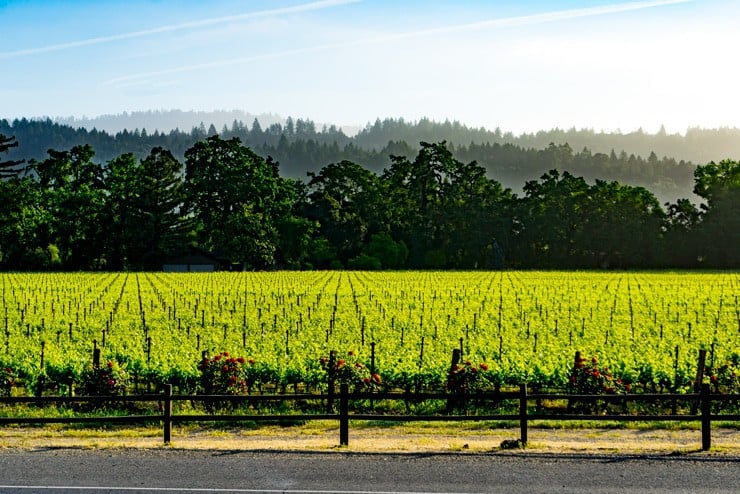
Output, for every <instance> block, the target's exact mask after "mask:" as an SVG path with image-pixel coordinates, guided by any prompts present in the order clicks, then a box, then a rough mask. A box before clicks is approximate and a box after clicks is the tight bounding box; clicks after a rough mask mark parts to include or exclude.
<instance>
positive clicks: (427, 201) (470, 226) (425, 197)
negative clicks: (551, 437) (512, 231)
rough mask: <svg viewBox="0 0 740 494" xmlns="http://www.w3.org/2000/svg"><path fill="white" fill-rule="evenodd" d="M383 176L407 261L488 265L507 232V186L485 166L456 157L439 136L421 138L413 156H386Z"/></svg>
mask: <svg viewBox="0 0 740 494" xmlns="http://www.w3.org/2000/svg"><path fill="white" fill-rule="evenodd" d="M383 180H384V181H385V184H386V185H385V186H386V190H387V198H388V199H387V204H388V209H387V210H388V213H387V214H388V217H389V219H390V225H391V233H392V235H393V236H394V237H395V238H399V239H400V240H402V241H403V242H404V243H405V244H406V245H407V246H408V248H409V265H410V266H411V267H417V268H425V267H426V268H443V267H454V268H475V267H492V266H491V262H490V261H491V252H493V251H494V250H495V249H496V248H497V247H496V246H498V245H499V243H501V242H503V239H504V238H505V237H508V213H507V212H506V211H505V208H504V207H503V205H504V203H506V202H507V201H508V200H510V192H509V191H505V190H504V189H503V188H502V187H501V185H500V184H499V183H498V182H495V181H493V180H489V179H487V178H486V176H485V169H483V168H482V167H480V166H478V165H477V164H476V163H475V162H471V163H468V164H465V163H463V162H461V161H459V160H457V159H455V157H454V156H453V154H452V151H451V150H450V149H449V148H448V147H447V145H446V143H445V142H444V141H443V142H439V143H435V144H430V143H426V142H422V143H421V149H420V150H419V152H418V154H417V156H416V158H415V159H414V161H410V160H409V159H408V158H405V157H402V156H391V167H390V169H388V170H387V171H386V172H385V173H384V175H383ZM503 243H506V242H503Z"/></svg>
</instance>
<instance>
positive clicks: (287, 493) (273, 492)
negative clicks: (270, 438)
mask: <svg viewBox="0 0 740 494" xmlns="http://www.w3.org/2000/svg"><path fill="white" fill-rule="evenodd" d="M0 489H2V490H5V489H20V490H44V491H61V490H70V491H107V492H116V491H122V492H127V491H144V492H235V493H252V494H255V493H265V494H471V493H453V492H427V491H334V490H290V489H213V488H186V487H185V488H183V487H103V486H72V485H0Z"/></svg>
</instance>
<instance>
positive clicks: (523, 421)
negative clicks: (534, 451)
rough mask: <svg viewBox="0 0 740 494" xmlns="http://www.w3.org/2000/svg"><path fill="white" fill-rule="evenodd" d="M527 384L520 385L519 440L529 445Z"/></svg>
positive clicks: (524, 444) (523, 444)
mask: <svg viewBox="0 0 740 494" xmlns="http://www.w3.org/2000/svg"><path fill="white" fill-rule="evenodd" d="M527 401H528V400H527V383H522V384H520V385H519V430H520V432H519V439H520V441H521V442H522V446H526V445H527Z"/></svg>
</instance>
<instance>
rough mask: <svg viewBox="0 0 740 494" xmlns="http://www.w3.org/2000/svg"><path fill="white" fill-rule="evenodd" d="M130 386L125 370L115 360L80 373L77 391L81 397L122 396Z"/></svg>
mask: <svg viewBox="0 0 740 494" xmlns="http://www.w3.org/2000/svg"><path fill="white" fill-rule="evenodd" d="M129 386H130V377H129V374H128V372H127V371H126V369H125V368H124V367H123V366H121V365H120V364H119V363H118V362H116V361H115V360H109V361H108V362H107V363H106V364H104V365H100V366H93V365H90V366H89V367H87V368H85V370H83V371H82V374H81V375H80V377H79V383H78V385H77V389H78V391H79V393H80V394H81V395H83V396H122V395H124V394H125V393H126V390H127V389H128V387H129Z"/></svg>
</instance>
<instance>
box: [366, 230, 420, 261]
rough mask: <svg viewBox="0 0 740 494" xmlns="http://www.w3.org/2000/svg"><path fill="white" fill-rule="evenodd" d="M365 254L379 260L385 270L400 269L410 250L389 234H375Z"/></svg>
mask: <svg viewBox="0 0 740 494" xmlns="http://www.w3.org/2000/svg"><path fill="white" fill-rule="evenodd" d="M363 254H364V255H366V256H368V257H372V258H374V259H377V260H378V262H379V263H380V267H382V268H383V269H398V268H401V267H403V266H404V264H405V263H406V258H407V257H408V255H409V249H408V247H406V244H404V243H403V242H396V241H394V240H393V238H391V236H390V234H389V233H387V232H381V233H375V234H373V235H371V236H370V242H368V244H367V246H366V247H365V249H364V250H363Z"/></svg>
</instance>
